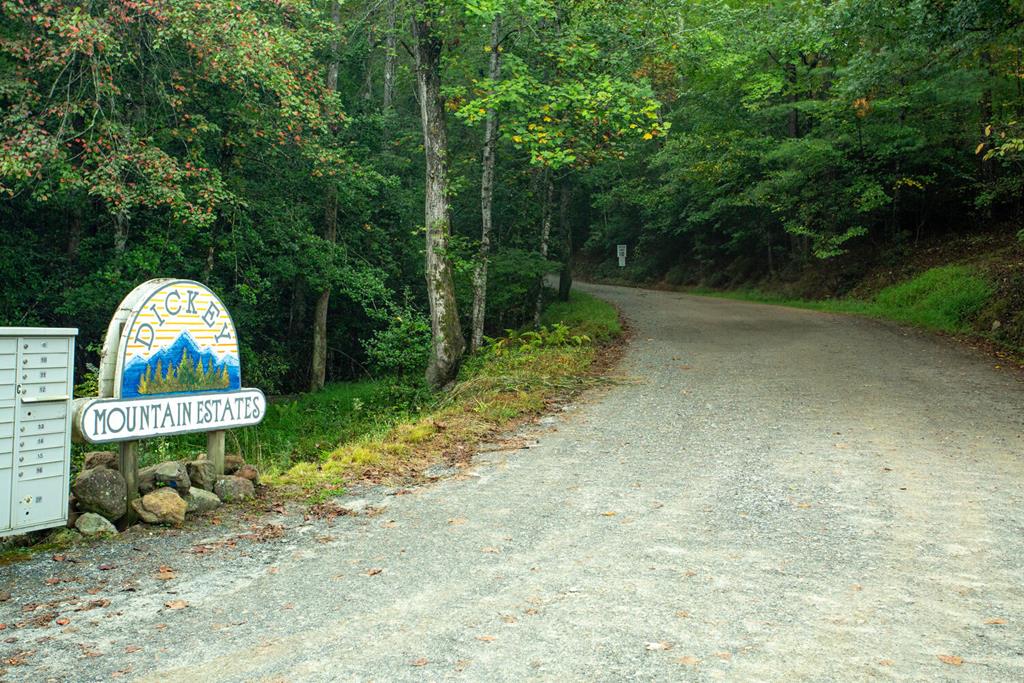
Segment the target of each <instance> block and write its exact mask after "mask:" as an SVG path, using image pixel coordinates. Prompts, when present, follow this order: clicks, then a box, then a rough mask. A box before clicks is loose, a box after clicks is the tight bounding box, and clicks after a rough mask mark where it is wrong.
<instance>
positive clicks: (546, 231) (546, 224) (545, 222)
mask: <svg viewBox="0 0 1024 683" xmlns="http://www.w3.org/2000/svg"><path fill="white" fill-rule="evenodd" d="M554 196H555V184H554V182H552V180H551V169H544V207H543V208H542V209H541V219H540V255H541V256H543V257H544V258H547V256H548V240H549V239H550V237H551V203H552V201H553V200H554ZM543 308H544V277H543V276H541V279H540V291H539V292H537V304H536V306H534V309H533V326H534V327H540V314H541V311H542V310H543Z"/></svg>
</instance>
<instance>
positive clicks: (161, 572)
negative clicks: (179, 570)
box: [156, 565, 174, 581]
mask: <svg viewBox="0 0 1024 683" xmlns="http://www.w3.org/2000/svg"><path fill="white" fill-rule="evenodd" d="M173 578H174V570H173V569H171V568H170V567H168V566H167V565H161V566H160V568H159V569H157V570H156V580H157V581H170V580H171V579H173Z"/></svg>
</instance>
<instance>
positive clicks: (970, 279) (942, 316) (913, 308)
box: [688, 266, 994, 333]
mask: <svg viewBox="0 0 1024 683" xmlns="http://www.w3.org/2000/svg"><path fill="white" fill-rule="evenodd" d="M688 291H689V292H690V293H692V294H700V295H703V296H716V297H722V298H728V299H739V300H743V301H753V302H757V303H767V304H775V305H779V306H790V307H794V308H806V309H811V310H816V311H827V312H831V313H852V314H857V315H865V316H869V317H872V318H880V319H884V320H895V321H897V322H901V323H907V324H909V325H915V326H917V327H923V328H925V329H928V330H934V331H939V332H951V333H963V332H968V331H970V329H971V326H972V322H973V321H974V319H975V318H976V317H977V315H978V314H979V313H981V311H982V309H984V307H985V306H986V305H987V304H988V302H989V299H990V298H991V296H992V294H993V291H994V288H993V286H992V283H991V282H989V280H988V279H987V278H985V277H984V276H983V275H982V274H981V273H979V272H978V271H977V270H975V269H974V268H970V267H969V266H942V267H938V268H932V269H930V270H927V271H925V272H924V273H921V274H920V275H918V276H916V277H914V278H911V279H910V280H907V281H905V282H901V283H898V284H895V285H891V286H889V287H886V288H885V289H883V290H882V291H880V292H879V293H878V294H877V295H876V296H875V297H874V298H873V299H871V300H869V301H864V300H860V299H823V300H817V301H814V300H806V299H790V298H786V297H781V296H777V295H772V294H770V293H765V292H761V291H758V290H735V291H728V292H720V291H714V290H707V289H693V290H688Z"/></svg>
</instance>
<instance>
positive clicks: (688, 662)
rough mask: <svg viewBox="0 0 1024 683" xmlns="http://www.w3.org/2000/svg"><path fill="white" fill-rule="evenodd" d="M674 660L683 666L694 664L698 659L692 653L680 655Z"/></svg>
mask: <svg viewBox="0 0 1024 683" xmlns="http://www.w3.org/2000/svg"><path fill="white" fill-rule="evenodd" d="M676 661H677V662H679V663H680V664H683V665H684V666H696V665H697V663H698V662H699V661H700V660H699V659H697V658H696V657H694V656H693V655H686V656H685V657H680V658H679V659H677V660H676Z"/></svg>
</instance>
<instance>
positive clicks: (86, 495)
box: [71, 467, 128, 520]
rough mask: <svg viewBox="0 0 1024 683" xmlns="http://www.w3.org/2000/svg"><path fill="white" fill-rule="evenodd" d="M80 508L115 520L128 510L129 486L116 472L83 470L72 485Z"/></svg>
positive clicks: (103, 468) (99, 468) (101, 469)
mask: <svg viewBox="0 0 1024 683" xmlns="http://www.w3.org/2000/svg"><path fill="white" fill-rule="evenodd" d="M71 491H72V493H74V494H75V500H76V501H77V502H78V508H79V509H80V510H82V511H84V512H94V513H96V514H98V515H103V516H104V517H106V518H107V519H110V520H114V519H117V518H119V517H121V516H122V515H124V513H125V512H126V511H127V510H128V485H127V484H125V481H124V477H123V476H121V473H120V472H118V471H116V470H111V469H108V468H106V467H97V468H95V469H91V470H82V471H81V472H79V473H78V476H77V477H75V483H74V484H72V485H71Z"/></svg>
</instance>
